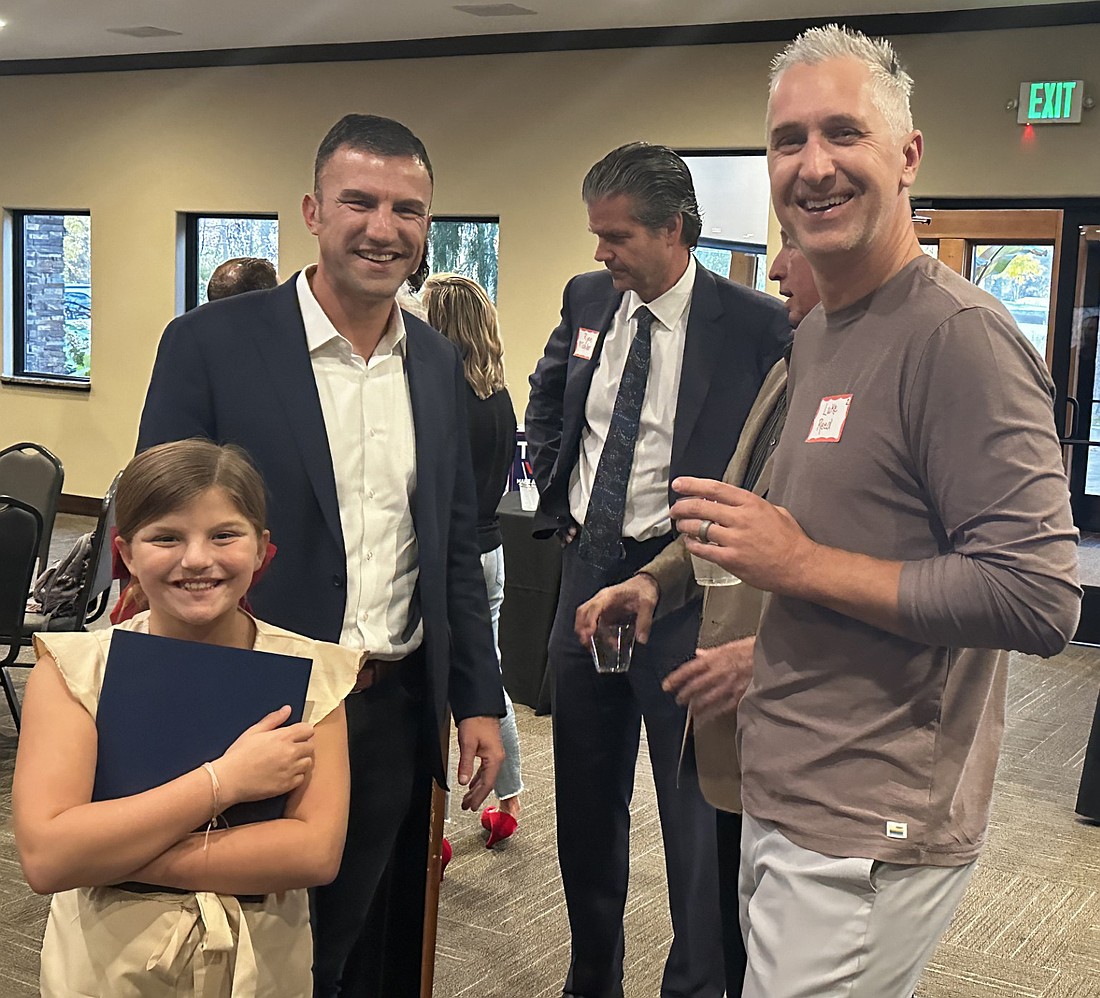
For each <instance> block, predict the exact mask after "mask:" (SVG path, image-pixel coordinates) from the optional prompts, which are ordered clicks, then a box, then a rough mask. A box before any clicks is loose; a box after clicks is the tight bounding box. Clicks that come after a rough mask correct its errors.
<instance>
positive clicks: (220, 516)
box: [118, 485, 268, 643]
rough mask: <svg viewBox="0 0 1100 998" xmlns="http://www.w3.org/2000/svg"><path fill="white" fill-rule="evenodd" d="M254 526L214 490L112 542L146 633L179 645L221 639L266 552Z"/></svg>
mask: <svg viewBox="0 0 1100 998" xmlns="http://www.w3.org/2000/svg"><path fill="white" fill-rule="evenodd" d="M267 540H268V532H267V531H266V530H265V531H264V532H263V533H262V534H257V532H256V528H255V527H254V526H253V525H252V524H251V523H250V522H249V521H248V519H247V518H246V517H245V516H244V514H243V513H242V512H241V511H240V510H239V509H238V508H237V506H236V505H235V504H234V503H233V501H232V499H230V497H229V494H228V493H227V492H226V491H225V489H223V488H221V487H220V486H217V485H215V486H211V487H210V488H208V489H206V490H205V491H204V492H202V493H200V494H199V495H198V496H196V497H195V498H194V499H193V500H192V501H191V502H189V503H187V504H186V505H184V506H181V507H180V508H179V509H176V510H173V511H172V512H170V513H167V514H165V515H163V516H159V517H156V518H155V519H153V520H150V521H149V522H148V523H145V524H142V526H140V527H139V528H138V529H137V530H136V531H135V532H134V535H133V537H132V538H131V539H130V540H129V541H126V540H123V539H122V538H121V537H120V538H119V541H118V547H119V553H120V554H121V555H122V559H123V561H124V562H125V563H126V567H127V568H128V569H129V570H130V574H131V575H132V576H134V577H135V578H136V579H137V580H138V581H139V582H140V584H141V588H142V591H143V592H144V593H145V595H146V597H147V598H148V600H149V610H150V615H149V629H150V632H152V633H154V634H160V635H162V636H164V637H175V638H182V639H184V640H193V641H194V640H198V641H216V642H218V643H228V642H223V641H222V638H223V637H225V636H227V635H230V634H232V632H233V629H234V625H235V622H236V611H237V605H238V603H239V602H240V599H241V597H242V596H244V594H245V593H246V592H247V591H248V587H249V585H250V584H251V581H252V575H253V573H254V572H255V571H256V569H258V568H259V567H260V565H261V564H262V562H263V559H264V553H265V551H266V549H267Z"/></svg>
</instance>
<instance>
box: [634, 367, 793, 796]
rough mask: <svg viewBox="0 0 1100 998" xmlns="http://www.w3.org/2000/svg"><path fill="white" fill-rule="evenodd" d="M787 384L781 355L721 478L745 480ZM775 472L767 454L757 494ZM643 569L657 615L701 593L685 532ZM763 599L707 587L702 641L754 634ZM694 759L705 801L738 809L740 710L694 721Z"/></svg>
mask: <svg viewBox="0 0 1100 998" xmlns="http://www.w3.org/2000/svg"><path fill="white" fill-rule="evenodd" d="M786 387H787V362H786V360H781V361H779V362H778V363H777V364H776V365H775V366H774V367H773V368H772V369H771V371H769V372H768V376H767V378H766V379H765V380H764V384H763V385H762V386H761V388H760V392H759V393H758V394H757V396H756V401H755V402H754V403H753V406H752V409H751V410H750V411H749V414H748V416H747V417H746V419H745V426H744V428H743V429H742V430H741V437H740V439H739V440H738V442H737V449H736V450H735V451H734V452H733V457H731V458H730V463H729V464H728V465H727V467H726V471H725V474H724V475H723V476H722V481H724V482H728V483H730V484H731V485H738V486H739V485H740V484H741V483H742V481H744V478H745V474H746V473H747V472H748V468H749V461H750V460H751V459H752V452H753V449H754V448H755V446H756V441H757V437H759V435H760V433H761V431H762V430H763V429H764V425H765V424H766V423H767V421H768V417H769V416H770V415H771V413H772V410H773V409H774V408H775V405H776V402H777V401H778V399H779V396H780V394H781V393H782V392H783V390H784V389H785V388H786ZM771 476H772V461H771V457H770V456H769V458H768V461H767V463H766V464H765V465H764V468H763V470H762V471H761V473H760V478H759V480H758V481H757V482H756V484H755V486H754V488H753V491H754V492H755V493H756V494H757V495H763V494H764V493H765V492H767V490H768V485H769V484H770V482H771ZM640 571H642V572H645V573H646V574H647V575H652V576H653V578H654V579H656V581H657V585H658V586H660V589H661V599H660V602H659V603H658V605H657V616H658V617H661V616H663V615H664V614H666V613H671V612H672V611H673V610H676V609H678V608H679V607H681V606H683V605H684V604H685V603H687V602H689V601H690V600H693V599H697V598H698V596H699V594H700V590H701V587H700V586H698V585H697V584H696V582H695V574H694V572H693V571H692V567H691V556H690V555H689V554H688V550H687V546H686V545H685V544H684V542H683V539H682V538H678V539H677V540H676V541H674V542H673V543H672V544H669V545H668V546H667V547H666V548H665V549H664V550H663V551H662V552H661V553H660V554H659V555H658V556H657V557H656V558H654V559H653V561H651V562H650V563H649V564H648V565H646V566H645V567H644V568H642V569H640ZM763 601H764V593H762V592H761V591H760V590H759V589H753V588H752V586H748V585H745V584H744V583H741V584H740V585H737V586H711V587H708V588H707V589H705V590H703V619H702V623H701V624H700V626H699V647H700V648H714V647H716V646H717V645H722V644H726V643H727V642H729V641H736V640H737V639H738V638H745V637H748V636H749V635H751V634H755V633H756V628H757V625H758V624H759V622H760V612H761V609H762V607H763ZM687 723H688V726H689V727H690V726H691V724H692V718H691V715H690V713H689V715H688V720H687ZM685 736H686V731H685ZM695 759H696V764H697V766H698V770H699V786H700V788H701V789H702V791H703V796H704V797H705V798H706V799H707V801H708V802H709V803H711V804H713V805H714V806H715V807H717V808H721V809H722V810H723V811H736V812H740V811H741V766H740V763H739V761H738V758H737V716H736V714H732V713H731V714H724V715H722V716H721V717H718V718H715V719H713V720H711V721H708V722H707V723H706V724H698V725H695Z"/></svg>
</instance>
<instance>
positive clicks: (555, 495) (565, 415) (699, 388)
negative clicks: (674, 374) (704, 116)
mask: <svg viewBox="0 0 1100 998" xmlns="http://www.w3.org/2000/svg"><path fill="white" fill-rule="evenodd" d="M621 301H622V293H621V292H619V291H616V290H615V288H614V285H613V284H612V281H611V275H610V273H608V272H607V271H606V270H604V271H598V272H594V273H589V274H580V275H579V276H577V277H574V278H573V279H572V280H571V281H570V282H569V283H568V284H567V285H566V286H565V293H564V295H563V300H562V307H561V322H560V323H558V326H557V328H556V329H555V330H554V331H553V332H552V333H551V334H550V339H549V340H548V341H547V344H546V351H545V353H544V354H543V357H542V359H541V360H540V361H539V362H538V365H537V366H536V367H535V372H534V374H532V375H531V379H530V381H531V393H530V397H529V401H528V405H527V414H526V416H525V418H524V431H525V433H526V436H527V454H528V458H529V460H530V461H531V466H532V468H533V469H534V472H535V480H536V482H538V486H539V493H540V495H541V499H540V502H539V511H538V513H537V514H536V515H535V535H536V536H543V537H545V536H549V535H550V534H551V533H553V532H554V531H556V530H558V529H560V528H562V527H564V526H567V525H568V524H569V523H570V522H571V517H570V513H569V477H570V475H571V474H572V471H573V468H574V467H575V466H576V464H577V460H578V458H579V454H580V440H581V430H582V429H583V428H584V425H585V416H584V408H585V403H586V401H587V399H588V389H589V386H590V385H591V383H592V375H593V373H594V372H595V370H596V367H597V365H598V364H599V362H600V356H601V354H602V352H603V344H604V340H605V339H606V337H607V332H608V329H609V328H610V327H611V324H612V320H613V319H614V317H615V312H616V311H617V310H618V308H619V303H620V302H621ZM581 328H585V329H595V330H598V331H599V338H598V340H597V341H596V347H595V350H594V351H593V353H592V357H591V359H590V360H586V359H584V358H582V357H578V356H576V353H575V351H576V345H577V331H578V330H579V329H581ZM790 339H791V326H790V322H789V321H788V319H787V312H786V309H785V308H784V307H783V304H782V303H781V302H780V301H779V300H778V299H776V298H773V297H771V296H770V295H765V294H761V293H760V292H759V291H753V290H751V289H750V288H746V287H742V286H741V285H739V284H734V283H732V282H731V281H727V280H726V279H725V278H722V277H718V276H717V275H716V274H713V273H711V271H709V270H707V269H706V268H705V267H704V266H703V265H702V264H700V263H697V264H696V273H695V283H694V285H693V286H692V292H691V311H690V312H689V314H688V325H687V332H686V336H685V339H684V361H683V366H682V368H681V371H680V387H679V392H678V394H677V399H676V417H675V427H674V429H673V436H672V460H671V463H670V469H669V501H670V502H672V501H673V499H674V497H673V496H672V489H671V483H672V481H673V479H675V478H676V477H677V476H678V475H692V476H694V477H696V478H717V479H720V478H721V477H722V473H723V472H724V471H725V469H726V465H727V464H728V463H729V459H730V457H732V456H733V451H734V448H735V447H736V446H737V438H738V437H739V436H740V435H741V427H742V424H743V423H744V422H745V417H746V416H747V415H748V412H749V409H750V408H751V407H752V403H753V401H754V400H755V398H756V393H757V392H758V391H759V389H760V386H761V385H762V384H763V383H764V378H765V377H766V376H767V374H768V371H770V370H771V368H772V365H774V364H775V362H776V361H777V360H778V359H779V358H780V357H781V356H782V354H783V351H784V350H785V349H786V347H787V344H788V343H789V342H790Z"/></svg>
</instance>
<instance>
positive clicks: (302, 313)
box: [138, 115, 504, 998]
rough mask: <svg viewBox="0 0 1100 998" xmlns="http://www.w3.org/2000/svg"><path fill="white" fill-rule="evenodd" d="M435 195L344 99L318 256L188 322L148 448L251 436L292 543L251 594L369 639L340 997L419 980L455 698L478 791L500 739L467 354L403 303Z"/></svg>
mask: <svg viewBox="0 0 1100 998" xmlns="http://www.w3.org/2000/svg"><path fill="white" fill-rule="evenodd" d="M431 198H432V173H431V165H430V163H429V160H428V155H427V152H426V151H425V149H424V147H423V145H422V144H421V143H420V140H419V139H417V138H416V137H415V136H414V135H413V134H412V133H411V132H410V131H409V130H408V129H407V128H405V126H404V125H401V124H399V123H398V122H396V121H391V120H389V119H387V118H379V117H376V116H373V115H348V116H347V117H345V118H343V119H342V120H341V121H340V122H338V123H337V124H336V125H335V126H333V128H332V130H331V131H330V132H329V134H328V135H327V136H326V137H325V139H324V141H323V142H322V143H321V146H320V148H319V150H318V153H317V160H316V166H315V175H314V189H313V192H312V193H310V194H307V195H305V197H304V199H303V202H302V213H303V216H304V218H305V222H306V225H307V226H308V227H309V229H310V231H311V232H312V233H313V234H314V235H315V236H316V237H317V241H318V248H319V259H318V263H317V265H316V266H314V267H309V268H307V269H306V270H304V271H302V272H301V273H299V274H297V275H296V276H295V277H293V278H292V279H291V280H290V281H288V282H287V283H286V284H283V285H282V286H280V287H278V288H275V289H273V290H270V291H257V292H253V293H251V294H246V295H241V296H238V297H234V298H229V299H226V300H224V301H219V302H214V303H211V304H209V305H205V306H203V307H202V308H200V309H197V310H195V311H193V312H190V313H188V314H186V315H183V316H181V317H179V318H178V319H176V320H174V321H173V322H172V323H171V324H170V325H169V326H168V328H167V329H166V330H165V333H164V337H163V339H162V340H161V344H160V349H159V352H158V354H157V361H156V366H155V367H154V369H153V377H152V382H151V384H150V386H149V394H148V396H147V398H146V402H145V410H144V412H143V414H142V420H141V430H140V434H139V442H138V446H139V448H145V447H150V446H152V445H153V444H156V443H160V442H162V441H166V440H175V439H180V438H184V437H191V436H205V437H210V438H212V439H214V440H217V441H222V442H232V443H235V444H239V445H241V446H242V447H244V448H245V449H246V450H247V451H248V452H249V453H250V454H251V456H252V457H253V459H254V460H255V462H256V464H257V466H258V467H259V468H260V470H261V472H262V473H263V475H264V479H265V481H266V482H267V487H268V490H269V493H270V498H271V502H270V504H269V508H270V524H269V525H270V529H271V536H272V539H273V540H274V541H275V543H276V544H277V545H278V548H279V553H278V556H277V558H276V559H275V561H274V562H273V563H272V565H271V568H270V571H269V572H268V574H267V575H266V576H265V577H264V579H263V580H262V582H260V583H259V585H258V586H257V587H256V588H255V590H254V591H253V593H252V594H251V599H252V603H253V606H254V607H255V610H256V613H257V615H258V616H260V617H262V618H264V619H265V620H269V621H271V622H272V623H275V624H277V625H279V626H281V627H286V628H289V629H290V630H294V631H299V632H301V633H304V634H308V635H311V636H313V637H316V638H323V639H325V640H328V641H339V642H341V643H342V644H345V645H351V646H352V647H359V648H362V649H363V650H364V653H365V655H366V664H365V665H364V668H363V670H362V672H361V673H360V679H359V684H358V687H357V690H358V691H357V692H356V693H355V694H353V695H352V696H349V697H348V700H347V717H348V735H349V749H350V756H351V792H352V793H351V801H352V803H351V815H350V818H349V822H348V836H347V845H346V847H345V852H344V859H343V863H342V865H341V869H340V873H339V875H338V876H337V878H336V880H335V881H334V882H333V883H332V884H331V885H329V886H326V887H322V888H319V889H318V890H317V891H316V893H315V898H314V902H315V903H314V907H313V916H314V925H313V929H314V939H315V954H314V974H315V989H316V990H315V993H316V994H317V995H319V996H329V995H335V994H338V993H340V990H341V978H344V980H343V989H344V993H345V994H355V995H360V994H375V995H384V996H385V998H401V996H405V995H409V996H414V995H418V994H419V967H420V948H421V942H420V940H421V923H422V914H423V897H424V884H423V876H424V874H423V871H424V868H425V865H426V864H425V859H426V851H427V827H428V822H427V816H428V806H429V800H430V793H431V787H430V782H431V777H435V778H436V779H437V780H439V781H440V782H441V783H442V782H443V781H444V779H445V772H444V769H445V765H444V762H443V758H442V755H441V749H440V731H441V728H442V726H443V724H444V717H445V710H446V705H447V703H448V701H449V703H450V707H451V710H452V712H453V714H454V717H455V719H456V721H457V723H458V737H459V745H460V761H459V782H460V783H461V784H464V785H467V786H468V790H467V793H466V796H465V797H464V799H463V807H464V808H476V807H478V806H479V805H480V804H481V802H482V800H483V799H484V798H485V796H486V794H487V793H488V792H489V790H490V789H491V788H492V785H493V781H494V780H495V777H496V770H497V768H498V767H499V765H500V761H501V759H502V756H503V750H502V749H501V745H500V735H499V726H498V722H497V718H498V717H499V716H500V715H502V714H503V713H504V701H503V696H502V693H501V685H500V674H499V671H498V668H497V664H496V655H495V653H494V650H493V640H492V632H491V630H490V626H489V615H488V607H487V601H486V596H485V585H484V581H483V578H482V573H481V563H480V559H479V554H478V545H477V538H476V531H475V521H476V512H477V509H476V500H475V495H474V483H473V477H472V472H471V467H470V457H469V445H468V442H467V434H466V408H465V392H466V383H465V379H464V377H463V373H462V362H461V358H460V356H459V354H458V351H457V350H456V349H455V348H454V346H452V345H451V344H450V343H448V342H447V341H446V340H445V339H444V338H443V337H442V336H440V335H439V334H438V333H437V332H436V331H435V330H433V329H431V328H430V327H429V326H427V325H425V324H424V323H423V322H421V321H420V320H418V319H416V318H414V317H413V316H411V315H408V314H405V313H403V312H402V311H401V310H400V309H399V308H398V307H397V306H396V305H395V303H394V295H395V294H396V292H397V290H398V289H399V288H400V286H401V285H402V283H403V282H404V281H405V279H406V278H407V277H408V276H409V274H411V273H412V272H413V271H415V270H416V269H417V266H418V265H419V264H420V262H421V259H422V258H423V255H424V248H425V240H426V237H427V231H428V226H429V224H430V215H429V210H430V206H431ZM475 758H480V760H481V765H480V767H479V769H478V772H477V774H476V775H475V774H474V773H473V769H474V759H475ZM406 815H408V816H407V817H406ZM403 820H404V822H405V825H404V828H403V829H402V822H403ZM399 830H401V834H400V836H399V834H398V833H399ZM395 840H397V844H398V848H397V849H395V848H394V846H395ZM403 845H404V846H407V848H406V849H405V851H404V852H403V851H402V848H401V846H403ZM387 864H389V865H388V867H387ZM387 870H388V872H386V876H385V877H384V876H383V874H384V871H387ZM380 884H381V885H382V886H381V887H380V886H379V885H380ZM391 885H392V886H391ZM376 890H377V891H378V898H377V899H376V903H375V907H374V909H373V910H370V911H368V909H370V905H371V900H372V897H375V895H376ZM387 891H392V893H390V894H389V895H388V897H387V895H386V892H387ZM368 916H369V917H368ZM361 937H362V938H361ZM360 938H361V943H360V946H359V952H357V953H356V956H355V959H354V960H353V961H352V963H353V965H354V966H356V967H359V968H360V969H361V970H362V969H363V968H365V970H366V971H368V973H366V974H363V973H360V972H357V973H356V975H355V980H354V982H352V981H349V979H348V977H347V976H346V975H345V968H346V966H347V964H348V960H349V956H351V954H352V952H353V950H355V949H356V945H357V941H360Z"/></svg>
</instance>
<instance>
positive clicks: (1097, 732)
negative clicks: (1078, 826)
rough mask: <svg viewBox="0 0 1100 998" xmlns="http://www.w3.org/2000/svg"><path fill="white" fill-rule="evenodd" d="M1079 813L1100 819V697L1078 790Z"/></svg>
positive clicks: (1093, 818)
mask: <svg viewBox="0 0 1100 998" xmlns="http://www.w3.org/2000/svg"><path fill="white" fill-rule="evenodd" d="M1077 813H1078V814H1080V815H1083V816H1084V817H1086V818H1091V819H1092V820H1093V821H1100V698H1098V699H1097V701H1096V713H1095V715H1093V718H1092V733H1091V734H1090V735H1089V744H1088V748H1086V749H1085V765H1084V768H1083V769H1082V770H1081V787H1080V789H1079V790H1078V791H1077Z"/></svg>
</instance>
